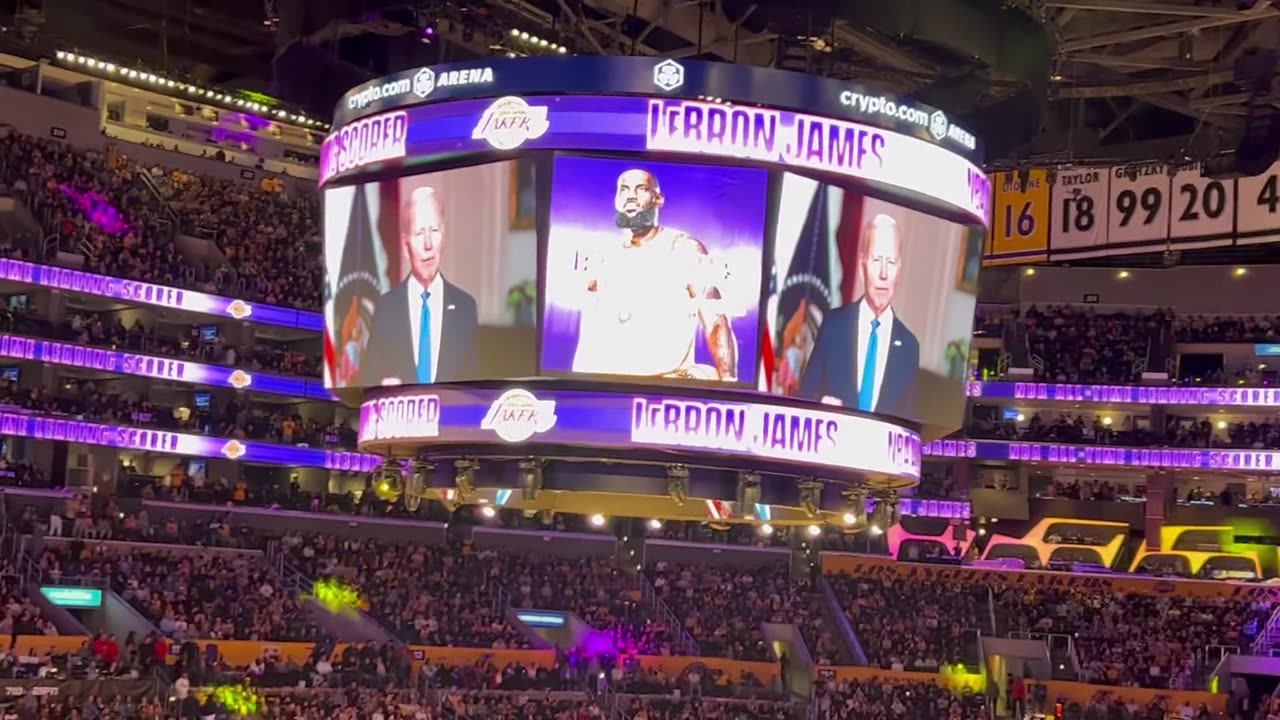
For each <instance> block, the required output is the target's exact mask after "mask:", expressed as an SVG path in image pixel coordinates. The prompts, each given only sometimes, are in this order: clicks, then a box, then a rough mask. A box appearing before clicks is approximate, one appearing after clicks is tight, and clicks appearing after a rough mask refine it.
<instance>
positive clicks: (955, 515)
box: [867, 498, 973, 520]
mask: <svg viewBox="0 0 1280 720" xmlns="http://www.w3.org/2000/svg"><path fill="white" fill-rule="evenodd" d="M873 503H874V501H873V500H868V501H867V510H868V512H870V511H871V510H873V509H874V505H873ZM898 512H899V513H900V514H902V515H905V516H907V517H930V518H945V519H948V520H968V519H969V518H970V516H971V515H972V514H973V506H972V505H971V504H970V503H969V501H967V500H933V499H929V498H902V499H901V500H899V501H898Z"/></svg>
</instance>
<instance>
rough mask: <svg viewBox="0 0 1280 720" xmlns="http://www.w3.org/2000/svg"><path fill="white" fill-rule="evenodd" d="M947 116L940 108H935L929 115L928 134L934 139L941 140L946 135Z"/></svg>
mask: <svg viewBox="0 0 1280 720" xmlns="http://www.w3.org/2000/svg"><path fill="white" fill-rule="evenodd" d="M947 127H948V123H947V116H946V115H945V114H943V112H942V111H941V110H935V111H934V113H933V114H932V115H930V116H929V134H930V135H932V136H933V139H934V140H941V139H943V138H945V137H946V136H947Z"/></svg>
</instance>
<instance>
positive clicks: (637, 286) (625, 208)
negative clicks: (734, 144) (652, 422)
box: [542, 157, 768, 386]
mask: <svg viewBox="0 0 1280 720" xmlns="http://www.w3.org/2000/svg"><path fill="white" fill-rule="evenodd" d="M767 194H768V175H767V173H766V172H764V171H761V170H753V169H745V168H728V167H715V166H698V165H684V164H674V163H657V162H637V161H634V160H620V159H612V158H590V157H559V158H556V161H555V165H554V172H553V176H552V186H551V221H550V232H549V234H548V244H547V270H546V272H547V277H546V284H545V286H546V297H547V300H546V303H545V304H544V307H543V313H544V314H543V322H542V369H543V371H546V372H553V373H556V372H558V373H572V374H580V375H598V376H611V375H612V376H626V377H629V378H638V377H643V378H651V379H654V380H655V381H660V382H677V383H679V382H686V381H703V382H709V383H731V384H736V383H751V384H752V386H754V381H753V377H754V373H755V364H756V363H755V360H754V358H755V355H756V349H755V348H756V341H757V335H758V333H759V329H758V325H759V297H760V269H761V264H762V263H761V259H762V248H763V246H764V234H765V212H766V208H767V204H768V202H767V201H768V197H767ZM726 208H732V212H725V211H724V210H725V209H726Z"/></svg>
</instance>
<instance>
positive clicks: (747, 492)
mask: <svg viewBox="0 0 1280 720" xmlns="http://www.w3.org/2000/svg"><path fill="white" fill-rule="evenodd" d="M737 500H738V508H739V510H740V512H741V513H742V517H744V518H748V519H753V518H755V508H756V505H757V504H758V503H759V502H760V473H758V472H752V471H749V470H744V471H742V472H740V473H738V497H737Z"/></svg>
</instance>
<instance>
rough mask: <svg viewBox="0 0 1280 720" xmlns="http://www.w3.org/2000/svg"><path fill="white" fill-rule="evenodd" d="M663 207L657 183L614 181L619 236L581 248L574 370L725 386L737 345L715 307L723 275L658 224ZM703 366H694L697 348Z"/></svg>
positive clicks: (690, 240) (644, 175) (703, 253)
mask: <svg viewBox="0 0 1280 720" xmlns="http://www.w3.org/2000/svg"><path fill="white" fill-rule="evenodd" d="M665 203H666V198H665V197H664V196H663V194H662V189H661V187H660V186H659V183H658V178H657V177H655V176H654V175H653V174H652V173H650V172H648V171H646V170H640V169H630V170H626V171H624V172H623V173H622V174H621V175H619V176H618V181H617V187H616V192H615V193H614V201H613V206H614V211H615V223H616V225H617V227H618V229H619V230H620V231H621V232H620V233H619V234H618V235H615V236H605V237H601V238H600V240H599V246H598V247H592V248H590V249H588V250H587V252H586V254H587V257H586V258H584V259H583V263H582V264H581V265H580V270H582V271H583V274H584V277H582V281H583V282H584V287H583V290H585V292H586V298H585V301H583V302H582V303H581V306H580V307H581V319H580V321H579V322H580V325H579V332H578V345H577V349H576V351H575V353H574V357H573V371H574V372H578V373H593V374H602V375H631V376H647V377H663V378H682V379H695V380H709V381H722V382H734V381H736V380H737V377H738V341H737V338H735V337H734V334H733V328H732V326H731V325H730V323H729V318H728V317H727V316H726V315H725V313H724V311H723V309H722V308H721V302H722V298H721V295H720V288H719V284H722V278H723V277H724V273H725V269H724V268H723V267H722V266H719V267H718V266H716V265H715V264H714V263H713V262H712V259H711V257H710V254H709V253H708V252H707V248H706V246H705V245H704V244H703V243H702V242H700V241H699V240H698V239H697V238H694V237H691V236H689V235H688V234H686V233H684V232H682V231H680V230H678V229H676V228H671V227H664V226H662V225H661V224H659V218H658V215H659V211H660V210H661V209H662V207H663V205H664V204H665ZM699 341H701V343H702V344H703V345H704V346H705V349H706V353H705V354H706V357H707V358H709V359H710V363H705V362H699V361H698V349H699V345H700V342H699Z"/></svg>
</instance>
